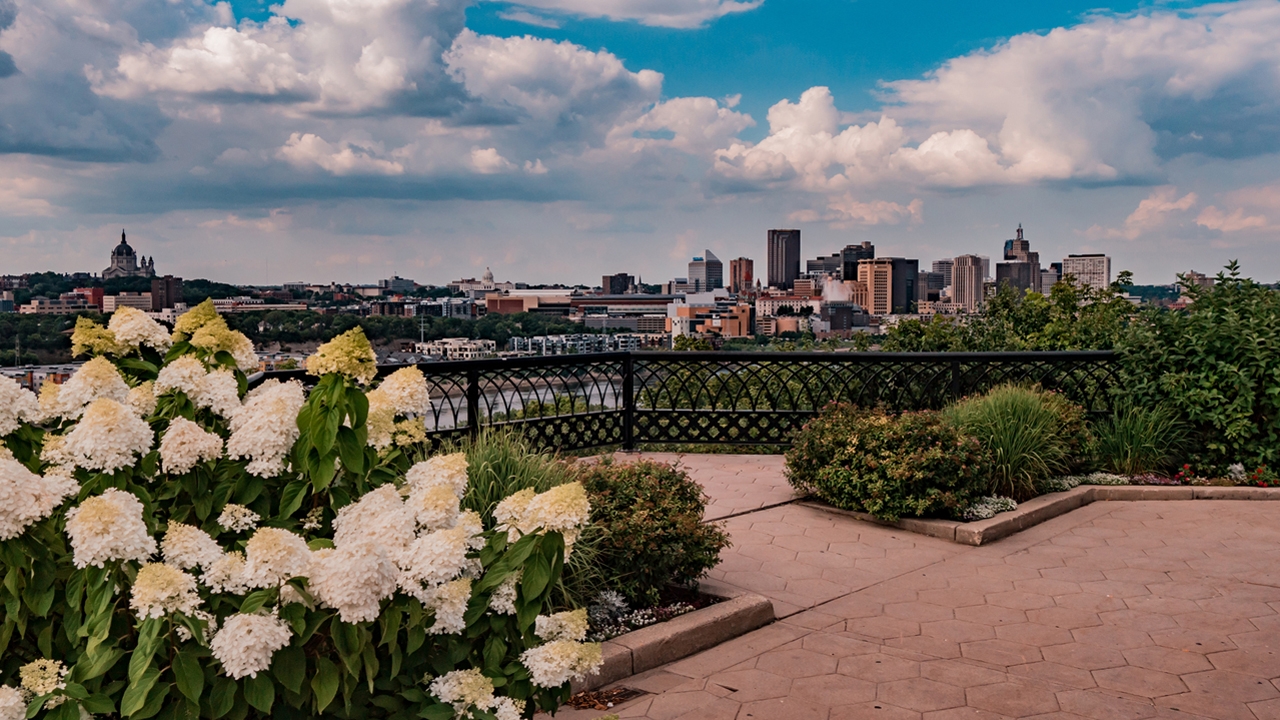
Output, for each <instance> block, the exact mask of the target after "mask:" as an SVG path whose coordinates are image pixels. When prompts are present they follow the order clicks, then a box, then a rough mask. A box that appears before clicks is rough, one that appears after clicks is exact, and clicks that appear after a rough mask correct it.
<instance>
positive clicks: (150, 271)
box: [102, 230, 156, 280]
mask: <svg viewBox="0 0 1280 720" xmlns="http://www.w3.org/2000/svg"><path fill="white" fill-rule="evenodd" d="M155 276H156V259H155V258H154V257H152V258H147V257H146V256H145V255H142V256H139V255H138V254H137V253H135V252H134V251H133V248H132V247H130V246H129V241H128V240H126V239H125V236H124V231H123V230H121V231H120V244H119V245H117V246H116V247H115V249H114V250H112V251H111V265H110V266H109V267H108V268H107V269H106V270H103V271H102V279H103V280H111V279H114V278H124V277H149V278H150V277H155Z"/></svg>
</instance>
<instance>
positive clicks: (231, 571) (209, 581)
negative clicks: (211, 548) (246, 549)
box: [200, 550, 249, 595]
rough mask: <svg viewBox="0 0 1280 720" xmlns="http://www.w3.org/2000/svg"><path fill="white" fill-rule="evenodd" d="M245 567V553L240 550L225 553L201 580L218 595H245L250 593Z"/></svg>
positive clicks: (210, 566)
mask: <svg viewBox="0 0 1280 720" xmlns="http://www.w3.org/2000/svg"><path fill="white" fill-rule="evenodd" d="M244 566H245V561H244V553H242V552H240V551H238V550H237V551H232V552H229V553H225V554H223V555H222V557H220V558H218V559H217V560H214V561H213V563H212V564H210V565H209V568H208V569H207V570H205V571H204V575H203V576H202V577H201V578H200V579H201V580H202V581H203V582H204V584H205V585H208V586H209V589H210V590H212V591H214V592H216V593H230V594H232V595H243V594H245V593H246V592H248V591H249V582H248V580H246V579H245V575H244Z"/></svg>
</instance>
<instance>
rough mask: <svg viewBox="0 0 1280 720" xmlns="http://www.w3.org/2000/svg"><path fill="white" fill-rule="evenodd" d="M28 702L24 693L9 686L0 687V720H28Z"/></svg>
mask: <svg viewBox="0 0 1280 720" xmlns="http://www.w3.org/2000/svg"><path fill="white" fill-rule="evenodd" d="M26 717H27V701H26V699H25V698H23V697H22V692H21V691H20V690H18V689H17V688H12V687H9V686H8V685H0V720H26Z"/></svg>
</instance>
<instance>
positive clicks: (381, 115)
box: [0, 0, 1280, 285]
mask: <svg viewBox="0 0 1280 720" xmlns="http://www.w3.org/2000/svg"><path fill="white" fill-rule="evenodd" d="M348 5H349V7H348ZM344 7H348V9H349V10H350V12H344V13H334V12H332V10H333V8H332V7H331V2H330V0H287V1H286V2H285V3H283V5H282V6H279V7H278V8H277V9H274V10H273V9H270V8H268V6H267V4H266V3H261V2H258V1H257V0H236V2H233V3H231V4H230V5H228V4H218V5H216V6H215V5H210V4H208V3H206V2H204V1H203V0H181V1H175V2H171V3H165V4H163V5H157V6H156V7H155V8H150V7H146V8H144V7H142V6H137V5H136V4H131V3H127V2H124V1H123V0H104V2H101V3H97V4H94V5H93V6H87V5H76V4H48V3H39V2H36V1H35V0H0V100H2V101H3V102H0V250H2V251H3V258H4V262H3V268H0V272H3V273H20V272H29V271H38V270H57V271H72V270H79V269H87V268H95V267H98V266H99V265H100V260H99V259H98V258H99V257H100V254H101V251H100V249H99V248H100V246H101V243H102V242H103V239H104V238H106V237H110V236H112V235H114V234H115V233H118V231H119V228H120V227H121V226H124V227H128V228H129V232H130V237H131V238H134V239H136V242H137V244H138V246H139V247H140V248H143V249H140V250H139V252H141V253H145V254H147V255H149V256H150V255H155V256H158V257H161V258H163V259H164V261H165V263H166V269H167V271H172V272H174V273H175V274H178V275H183V276H189V277H201V276H204V277H217V278H220V279H224V280H226V281H229V282H237V283H243V284H259V285H267V284H275V285H278V284H281V283H284V282H290V281H295V280H319V281H327V280H339V281H344V282H372V281H374V280H376V279H380V278H385V277H388V276H390V275H393V274H400V275H406V276H417V277H421V278H450V279H452V278H454V277H478V276H479V275H480V274H481V273H482V272H483V269H484V268H485V267H493V268H498V269H501V270H502V274H505V275H507V276H514V275H516V274H517V271H516V270H515V269H516V268H519V271H518V274H520V275H521V276H522V278H521V279H523V280H525V281H528V282H535V283H552V282H566V281H569V280H568V279H567V278H566V277H565V275H566V274H568V273H567V272H566V271H567V270H568V269H569V268H572V270H571V271H570V272H572V274H573V275H574V278H573V279H574V280H577V279H578V278H579V277H580V278H582V280H581V281H583V282H592V280H590V278H592V277H599V276H601V275H603V274H606V273H616V272H619V271H625V272H627V273H633V274H636V275H637V276H643V277H646V278H650V279H651V281H661V280H663V279H667V278H670V277H672V276H678V275H679V274H681V271H680V270H679V268H680V267H681V266H682V265H684V264H686V263H687V262H688V261H689V259H690V258H691V257H693V256H694V255H696V254H698V253H701V252H703V251H710V252H711V253H713V254H715V255H716V256H718V257H721V258H734V257H739V256H745V257H751V258H755V259H756V260H757V261H758V262H760V263H761V265H760V267H759V268H758V269H759V270H760V272H758V273H757V274H758V275H764V274H765V273H764V272H763V271H764V270H765V266H764V261H765V253H764V252H763V250H762V247H761V244H762V243H761V240H760V237H761V235H762V233H763V230H764V229H766V228H796V229H799V230H801V231H802V232H803V234H804V237H805V240H806V242H805V246H806V248H807V249H806V250H805V252H804V255H805V256H806V257H812V256H814V255H817V254H818V252H817V251H824V252H827V253H829V252H831V251H833V250H838V249H839V248H842V247H844V246H846V245H849V244H857V243H861V242H864V241H865V242H871V243H872V244H874V245H875V246H876V247H877V248H878V253H879V254H880V255H881V256H885V257H910V258H919V259H920V260H921V261H923V262H925V263H926V264H927V263H928V261H930V260H934V259H939V258H950V257H956V256H958V255H962V254H968V253H976V254H981V255H988V256H991V257H996V255H997V249H996V248H993V247H992V246H993V245H995V244H996V243H998V242H1000V241H1001V240H1002V239H1003V238H1005V237H1008V232H1009V230H1008V228H1011V227H1013V226H1015V225H1016V224H1017V223H1023V224H1024V225H1025V226H1026V227H1027V228H1028V230H1029V233H1031V237H1032V239H1033V241H1034V243H1035V245H1036V250H1037V251H1038V252H1039V253H1040V255H1041V256H1043V257H1044V258H1046V259H1049V258H1065V257H1067V256H1068V255H1070V254H1090V253H1099V252H1101V253H1106V254H1108V255H1109V256H1111V257H1112V259H1113V267H1114V269H1116V270H1120V269H1129V270H1132V271H1134V273H1135V278H1136V280H1137V281H1138V282H1140V283H1147V284H1156V283H1165V282H1168V281H1171V279H1172V277H1173V275H1174V273H1176V272H1183V271H1186V270H1187V269H1189V268H1195V269H1196V270H1199V271H1201V272H1206V273H1213V272H1216V270H1217V269H1218V268H1220V267H1221V266H1222V265H1223V264H1225V263H1226V262H1227V261H1228V260H1231V259H1239V260H1241V263H1242V266H1243V269H1244V271H1245V272H1246V273H1247V274H1250V275H1253V276H1255V277H1258V278H1260V279H1262V280H1266V281H1271V280H1274V279H1276V278H1277V277H1280V253H1278V252H1276V250H1277V247H1276V246H1277V233H1278V230H1277V228H1280V172H1277V170H1276V168H1277V166H1278V165H1280V164H1278V163H1276V152H1277V150H1278V149H1280V139H1278V138H1277V136H1276V133H1275V132H1274V129H1273V128H1271V127H1270V126H1269V125H1267V123H1266V122H1265V118H1267V117H1272V116H1274V115H1275V113H1276V112H1277V108H1278V107H1280V78H1277V77H1276V73H1275V71H1274V68H1275V66H1276V61H1277V58H1278V57H1280V55H1278V54H1280V50H1277V48H1276V47H1273V46H1274V45H1275V43H1268V42H1265V37H1275V36H1276V35H1278V34H1280V2H1277V1H1276V0H1244V1H1242V2H1234V3H1223V4H1200V3H1179V4H1178V5H1177V7H1176V8H1175V7H1171V6H1164V5H1159V6H1145V5H1140V4H1139V3H1136V2H1117V3H1110V5H1109V7H1108V8H1107V9H1097V8H1096V6H1095V5H1093V4H1086V3H1072V2H1066V1H1063V2H1046V3H1041V4H1037V5H1036V6H1034V7H1026V6H1025V4H1023V5H1018V4H1015V3H1005V2H992V3H984V4H982V5H981V6H979V7H966V8H964V9H963V12H961V11H959V10H957V9H956V8H955V7H954V6H952V5H948V4H946V3H941V2H925V1H924V0H912V1H911V2H905V3H900V4H895V5H894V7H892V8H888V7H870V6H869V5H867V4H859V3H818V2H808V1H807V0H806V1H803V2H801V1H798V2H794V3H782V2H779V1H778V0H766V1H764V2H748V1H745V0H698V1H697V2H680V1H678V0H657V1H654V2H643V3H642V2H636V1H634V0H611V1H610V2H604V3H593V4H584V3H581V2H576V1H573V0H526V1H524V2H510V3H495V2H481V3H472V2H467V1H466V0H442V1H441V2H438V3H433V4H429V5H428V4H421V3H409V2H402V1H400V0H396V1H395V2H382V3H372V2H351V3H349V4H347V5H344ZM919 17H927V18H930V19H931V21H930V22H916V20H917V18H919ZM286 20H287V22H286ZM93 28H98V29H99V30H93ZM104 28H110V30H106V29H104ZM904 30H905V31H904ZM327 37H341V38H343V42H328V41H326V40H324V38H327ZM975 83H977V84H975ZM958 98H966V99H965V100H960V99H958ZM1098 102H1100V105H1096V106H1095V103H1098ZM1099 108H1101V109H1099Z"/></svg>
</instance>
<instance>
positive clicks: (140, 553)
mask: <svg viewBox="0 0 1280 720" xmlns="http://www.w3.org/2000/svg"><path fill="white" fill-rule="evenodd" d="M142 510H143V508H142V503H141V502H139V501H138V498H136V497H134V495H133V494H132V493H127V492H124V491H121V490H117V489H115V488H108V489H107V490H105V491H104V492H103V493H102V494H101V495H99V496H97V497H91V498H89V499H88V500H85V501H84V502H82V503H80V504H79V505H78V506H76V507H73V508H71V509H70V510H68V511H67V526H66V527H67V535H68V536H70V538H71V550H72V557H73V560H74V562H75V565H76V567H80V568H83V567H86V566H88V565H95V566H98V567H102V566H103V564H104V563H106V562H108V561H111V560H146V559H147V558H149V557H151V556H152V555H153V554H155V551H156V541H155V540H154V539H153V538H152V537H151V534H150V533H149V532H147V524H146V523H145V522H143V520H142Z"/></svg>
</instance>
